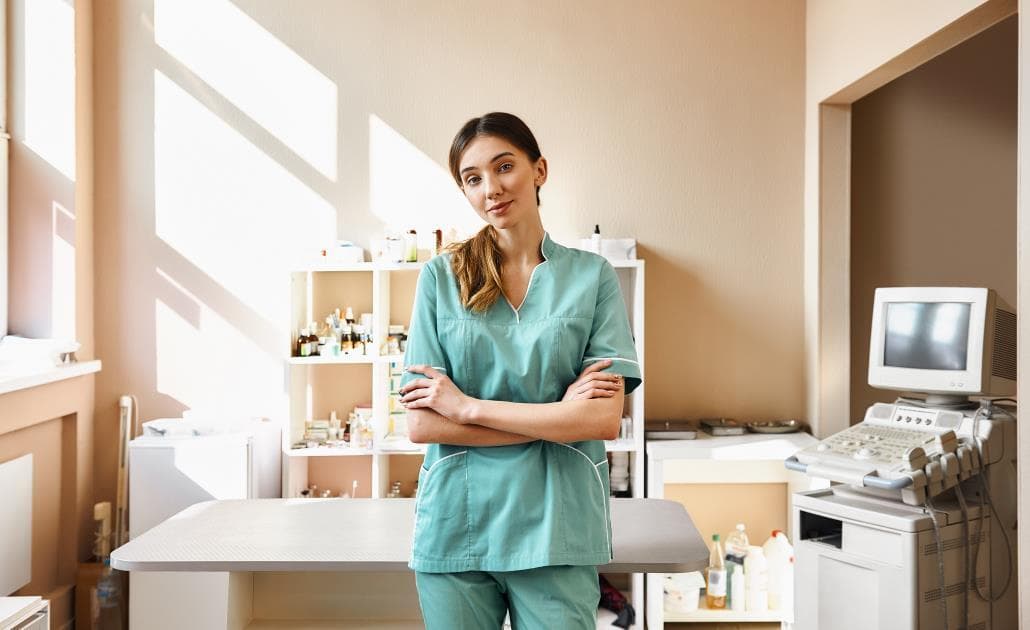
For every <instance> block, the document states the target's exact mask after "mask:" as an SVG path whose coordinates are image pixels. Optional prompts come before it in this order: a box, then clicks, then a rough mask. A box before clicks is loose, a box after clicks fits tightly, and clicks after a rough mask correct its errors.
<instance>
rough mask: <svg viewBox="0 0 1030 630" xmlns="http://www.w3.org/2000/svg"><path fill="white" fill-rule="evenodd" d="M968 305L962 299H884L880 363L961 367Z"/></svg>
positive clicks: (963, 358)
mask: <svg viewBox="0 0 1030 630" xmlns="http://www.w3.org/2000/svg"><path fill="white" fill-rule="evenodd" d="M970 308H971V304H969V303H963V302H888V303H887V318H886V322H885V324H886V326H885V328H886V335H887V338H886V339H884V344H883V364H884V366H888V367H900V368H915V369H920V370H965V369H966V352H967V346H968V344H969V312H970Z"/></svg>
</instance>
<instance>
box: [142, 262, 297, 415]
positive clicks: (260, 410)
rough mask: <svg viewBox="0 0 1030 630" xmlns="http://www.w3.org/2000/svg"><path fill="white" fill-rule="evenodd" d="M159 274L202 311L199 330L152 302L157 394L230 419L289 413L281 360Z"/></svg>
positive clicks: (159, 270)
mask: <svg viewBox="0 0 1030 630" xmlns="http://www.w3.org/2000/svg"><path fill="white" fill-rule="evenodd" d="M157 272H158V275H159V276H161V277H162V278H163V279H164V280H166V281H167V282H168V284H169V285H170V286H171V287H172V288H173V289H174V290H178V291H179V292H181V294H182V295H181V296H180V297H181V299H183V300H188V301H191V302H194V303H195V304H196V306H197V309H198V312H199V316H198V318H197V322H196V323H197V325H196V326H195V325H193V324H191V323H190V321H189V320H187V319H186V318H185V317H183V316H182V315H180V314H179V313H178V312H176V310H175V309H174V308H173V307H172V306H170V305H169V304H167V303H165V302H164V301H162V300H161V299H156V300H155V301H154V330H155V335H156V338H155V344H156V345H155V347H156V351H155V355H154V360H155V367H156V370H155V372H156V375H157V379H156V380H157V391H158V392H160V393H162V394H165V395H166V396H170V397H172V398H174V399H175V400H177V401H179V402H180V403H182V404H183V405H185V406H186V407H188V408H190V409H195V410H205V411H210V412H213V413H223V414H225V417H226V418H227V419H232V418H241V417H250V416H269V415H274V414H277V413H280V412H281V411H282V410H283V409H285V404H286V398H285V392H284V391H283V368H282V361H281V360H280V359H278V358H276V357H273V356H270V355H269V354H268V353H267V352H265V351H264V350H262V349H261V348H260V347H258V345H257V344H256V343H255V342H254V341H252V340H251V339H249V338H248V337H247V336H246V335H244V334H243V333H241V332H240V331H239V330H238V329H237V328H236V327H235V326H233V324H232V323H231V322H229V321H226V320H225V319H224V318H222V317H220V316H219V315H218V314H217V313H215V312H214V311H213V310H212V309H210V308H208V307H207V306H205V305H204V304H203V303H202V302H201V301H200V300H199V299H197V298H196V296H194V295H192V294H190V293H189V292H188V291H187V290H186V289H185V288H183V287H182V285H180V284H179V283H177V282H176V281H175V280H174V279H173V278H171V277H170V276H169V275H168V274H167V273H165V272H164V271H162V270H161V269H158V270H157Z"/></svg>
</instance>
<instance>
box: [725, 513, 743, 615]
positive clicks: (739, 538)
mask: <svg viewBox="0 0 1030 630" xmlns="http://www.w3.org/2000/svg"><path fill="white" fill-rule="evenodd" d="M748 545H749V542H748V539H747V532H746V531H745V529H744V524H743V523H737V527H736V528H735V529H734V531H732V532H730V533H729V535H728V536H726V545H725V549H726V577H727V579H728V580H729V582H728V583H727V585H726V594H727V595H728V596H729V597H728V598H727V599H726V607H727V608H733V597H734V595H733V592H734V591H733V577H734V573H733V565H734V564H739V565H740V566H741V568H743V567H744V557H745V556H747V548H748ZM743 575H744V574H743V573H741V577H743ZM741 603H743V602H741ZM738 610H743V609H738Z"/></svg>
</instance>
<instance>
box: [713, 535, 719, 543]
mask: <svg viewBox="0 0 1030 630" xmlns="http://www.w3.org/2000/svg"><path fill="white" fill-rule="evenodd" d="M712 540H714V541H715V542H719V534H712Z"/></svg>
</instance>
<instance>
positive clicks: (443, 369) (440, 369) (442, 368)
mask: <svg viewBox="0 0 1030 630" xmlns="http://www.w3.org/2000/svg"><path fill="white" fill-rule="evenodd" d="M409 367H411V366H410V365H405V366H404V369H405V370H407V369H408V368H409ZM429 367H431V368H433V369H434V370H439V371H441V372H446V371H447V368H445V367H443V366H440V365H430V366H429ZM415 374H420V372H415Z"/></svg>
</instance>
